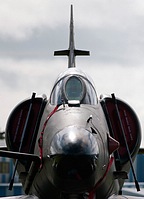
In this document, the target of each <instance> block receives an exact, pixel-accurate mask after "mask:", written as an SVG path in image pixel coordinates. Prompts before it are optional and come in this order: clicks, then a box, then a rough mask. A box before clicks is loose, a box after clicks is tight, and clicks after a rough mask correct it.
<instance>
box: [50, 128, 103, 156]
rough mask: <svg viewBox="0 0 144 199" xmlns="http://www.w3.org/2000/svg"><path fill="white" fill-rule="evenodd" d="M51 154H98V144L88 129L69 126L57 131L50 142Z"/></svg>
mask: <svg viewBox="0 0 144 199" xmlns="http://www.w3.org/2000/svg"><path fill="white" fill-rule="evenodd" d="M50 151H51V155H56V154H63V155H98V153H99V150H98V144H97V141H96V139H95V138H94V136H93V135H92V133H91V132H89V131H88V130H86V129H84V128H81V127H76V126H69V127H65V128H64V129H63V130H61V131H60V132H58V133H57V134H56V135H55V136H54V138H53V140H52V143H51V148H50Z"/></svg>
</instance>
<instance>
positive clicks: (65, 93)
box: [50, 69, 98, 105]
mask: <svg viewBox="0 0 144 199" xmlns="http://www.w3.org/2000/svg"><path fill="white" fill-rule="evenodd" d="M69 101H78V102H79V103H80V104H91V105H95V104H96V103H97V101H98V99H97V95H96V91H95V89H94V86H93V84H92V82H91V81H90V80H89V78H87V77H86V75H85V74H84V73H82V72H80V71H79V70H76V69H68V70H67V71H66V72H65V73H63V74H62V75H60V77H59V78H58V80H57V81H56V83H55V85H54V87H53V90H52V92H51V97H50V103H51V104H55V105H57V104H62V103H66V104H67V103H68V102H69Z"/></svg>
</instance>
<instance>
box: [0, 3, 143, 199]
mask: <svg viewBox="0 0 144 199" xmlns="http://www.w3.org/2000/svg"><path fill="white" fill-rule="evenodd" d="M54 55H56V56H63V55H66V56H68V69H67V70H66V71H65V72H63V73H62V74H60V75H59V76H58V78H57V80H56V82H55V84H54V86H53V88H52V91H51V94H50V97H49V99H47V98H46V97H45V96H43V97H39V96H36V94H35V93H33V94H32V97H31V98H29V99H26V100H24V101H22V102H20V103H19V104H18V105H17V106H16V107H15V108H14V109H13V111H12V112H11V114H10V116H9V119H8V121H7V125H6V135H5V137H6V144H7V147H5V148H4V147H3V148H1V150H0V156H5V157H9V158H13V159H14V165H15V169H14V172H13V175H12V177H11V181H10V185H9V189H12V187H13V182H14V177H15V174H16V172H17V173H18V175H19V179H20V181H21V183H22V186H23V190H24V192H25V194H26V195H24V196H15V197H9V198H23V199H24V198H39V199H46V198H47V199H49V198H50V199H114V198H115V199H122V198H129V199H130V198H133V197H130V196H127V197H126V196H123V195H122V187H123V184H124V182H125V179H127V176H128V172H129V170H130V168H131V169H132V171H133V176H134V180H135V184H136V189H137V191H139V190H140V188H139V184H138V181H137V179H136V175H135V171H134V168H133V161H134V159H135V156H136V154H137V153H138V150H139V147H140V142H141V128H140V123H139V120H138V118H137V115H136V114H135V112H134V110H133V109H132V108H131V107H130V106H129V105H128V104H127V103H126V102H124V101H122V100H121V99H118V98H117V97H116V96H115V94H111V95H109V96H102V95H101V96H100V98H98V96H97V93H96V90H95V86H94V83H93V81H92V80H91V78H90V77H88V75H86V74H85V73H84V72H82V71H81V70H79V69H78V68H76V64H75V57H76V56H79V55H82V56H83V55H89V51H83V50H77V49H76V48H75V45H74V22H73V7H72V6H71V14H70V39H69V48H68V50H60V51H55V53H54ZM134 198H136V197H134ZM137 198H138V197H137Z"/></svg>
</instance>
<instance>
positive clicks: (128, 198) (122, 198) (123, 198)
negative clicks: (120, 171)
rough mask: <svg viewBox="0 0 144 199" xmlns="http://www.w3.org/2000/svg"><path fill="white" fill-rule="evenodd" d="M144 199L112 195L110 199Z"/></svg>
mask: <svg viewBox="0 0 144 199" xmlns="http://www.w3.org/2000/svg"><path fill="white" fill-rule="evenodd" d="M143 198H144V196H143V197H136V196H126V195H125V196H123V195H122V196H121V195H118V196H117V195H112V196H111V197H109V198H108V199H143Z"/></svg>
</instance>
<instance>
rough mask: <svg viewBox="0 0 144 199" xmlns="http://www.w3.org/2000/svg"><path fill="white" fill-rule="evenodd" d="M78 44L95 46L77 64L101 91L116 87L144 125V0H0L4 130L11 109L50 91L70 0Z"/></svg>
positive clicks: (61, 64) (0, 126)
mask: <svg viewBox="0 0 144 199" xmlns="http://www.w3.org/2000/svg"><path fill="white" fill-rule="evenodd" d="M71 4H73V6H74V24H75V43H76V48H78V49H85V50H90V51H91V56H90V57H82V58H79V57H78V58H77V67H78V68H80V69H82V70H84V71H85V72H86V73H88V74H89V75H90V76H91V77H92V78H93V80H94V82H95V85H96V90H97V93H98V96H100V94H111V93H113V92H114V93H115V94H116V96H117V97H119V98H121V99H123V100H125V101H126V102H128V103H129V104H130V105H131V106H132V107H133V109H134V110H135V111H136V113H137V115H138V117H139V119H140V122H141V126H142V129H143V128H144V1H143V0H136V1H135V0H89V1H86V0H77V1H74V0H71V1H69V0H61V1H60V0H1V1H0V90H1V92H0V130H1V131H2V130H4V129H5V125H6V121H7V118H8V116H9V114H10V112H11V111H12V109H13V108H14V107H15V106H16V105H17V104H18V103H19V102H20V101H22V100H23V99H25V98H27V97H30V96H31V93H32V92H36V93H37V95H41V94H43V93H45V94H46V95H47V96H49V93H50V90H51V87H52V85H53V83H54V81H55V79H56V77H57V75H58V74H59V73H60V72H62V71H63V70H65V69H66V68H67V58H65V57H54V56H53V51H54V50H59V49H67V48H68V36H69V18H70V5H71Z"/></svg>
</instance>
